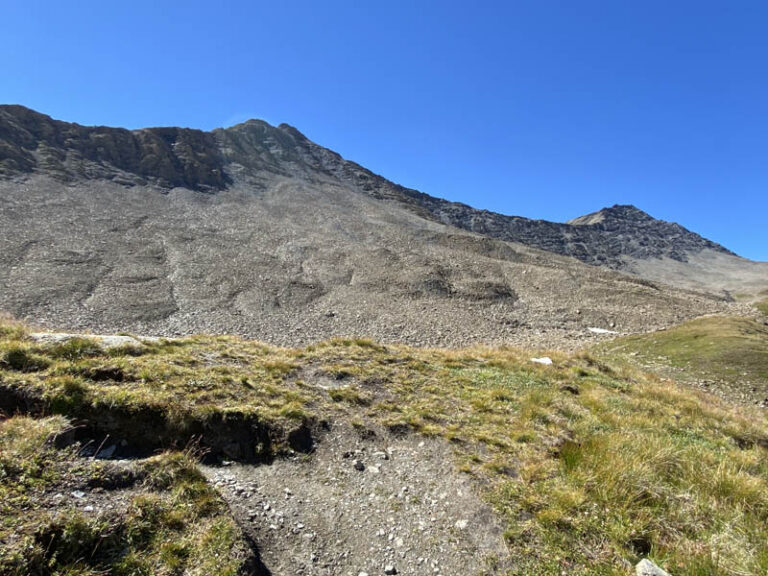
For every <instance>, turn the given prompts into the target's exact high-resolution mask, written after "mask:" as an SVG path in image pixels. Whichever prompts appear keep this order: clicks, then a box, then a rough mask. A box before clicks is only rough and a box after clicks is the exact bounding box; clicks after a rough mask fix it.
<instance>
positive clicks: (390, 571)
mask: <svg viewBox="0 0 768 576" xmlns="http://www.w3.org/2000/svg"><path fill="white" fill-rule="evenodd" d="M384 574H387V575H388V576H392V575H393V574H397V568H395V567H394V566H393V565H392V564H387V565H386V566H384Z"/></svg>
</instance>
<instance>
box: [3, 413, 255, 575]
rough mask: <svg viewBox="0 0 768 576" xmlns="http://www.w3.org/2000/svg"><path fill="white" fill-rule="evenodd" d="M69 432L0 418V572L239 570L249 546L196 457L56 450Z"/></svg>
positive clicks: (47, 422)
mask: <svg viewBox="0 0 768 576" xmlns="http://www.w3.org/2000/svg"><path fill="white" fill-rule="evenodd" d="M69 430H70V423H69V422H68V421H67V420H66V419H65V418H63V417H60V416H58V417H50V418H44V419H37V420H35V419H31V418H27V417H13V418H10V419H7V420H5V421H4V422H0V480H1V481H0V518H2V521H1V523H0V574H8V575H9V576H10V575H18V576H22V575H27V574H51V575H64V574H67V575H74V574H77V575H82V576H85V575H93V576H95V575H97V574H105V573H109V574H114V575H116V576H117V575H123V574H124V575H136V574H147V575H150V574H200V575H204V574H224V575H235V574H238V573H239V572H240V570H241V568H242V567H243V566H244V565H245V563H246V561H247V559H248V558H249V555H250V550H249V548H248V547H247V545H246V544H245V542H244V541H243V539H242V536H241V534H240V531H239V529H238V527H237V526H236V525H235V523H234V522H233V521H232V520H231V519H230V518H229V516H228V514H227V507H226V505H225V504H224V503H223V502H222V501H221V500H220V499H219V497H218V495H217V494H216V492H215V491H214V490H213V489H212V488H210V487H209V486H208V485H207V484H206V482H205V479H204V478H203V477H202V475H201V474H200V473H199V472H198V471H197V468H196V463H195V460H194V459H193V458H192V457H191V456H190V454H188V453H181V452H177V453H166V454H162V455H158V456H156V457H153V458H151V459H149V460H146V461H144V462H142V463H140V464H136V465H133V466H124V467H116V466H114V465H109V464H107V463H104V462H97V461H93V460H90V459H85V458H79V457H78V456H77V451H78V449H79V446H77V445H73V446H70V447H68V448H64V449H57V448H56V447H55V445H56V443H57V440H58V439H60V438H62V437H64V436H66V435H67V434H68V433H69ZM91 503H93V504H95V506H93V505H91ZM86 504H88V505H87V506H86Z"/></svg>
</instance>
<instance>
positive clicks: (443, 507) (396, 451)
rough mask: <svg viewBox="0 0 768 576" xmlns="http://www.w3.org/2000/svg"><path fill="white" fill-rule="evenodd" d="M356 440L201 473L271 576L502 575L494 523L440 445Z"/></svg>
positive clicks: (333, 436) (384, 438)
mask: <svg viewBox="0 0 768 576" xmlns="http://www.w3.org/2000/svg"><path fill="white" fill-rule="evenodd" d="M362 436H365V437H362ZM362 436H361V435H360V434H359V432H358V431H356V430H352V429H348V428H343V429H342V426H341V425H338V426H336V427H334V429H333V430H332V432H330V433H328V434H327V435H326V436H324V438H323V441H322V442H321V443H319V444H318V446H317V450H316V451H315V452H314V453H313V454H312V455H311V456H309V457H296V458H289V459H284V460H278V461H275V462H274V463H273V464H271V465H269V466H246V465H240V464H233V465H232V466H229V467H226V468H221V467H204V472H205V474H206V475H207V476H208V477H209V479H210V480H211V482H213V483H214V485H215V486H216V487H217V489H218V490H219V491H220V492H221V494H222V495H223V497H224V498H225V499H226V500H227V501H228V502H229V504H230V507H231V508H232V510H233V512H234V514H235V516H236V517H237V519H238V521H239V522H240V523H241V525H242V526H243V528H244V529H245V530H246V532H247V533H248V534H249V535H250V537H251V538H252V539H253V541H254V542H255V543H256V545H257V546H258V548H259V550H260V551H261V560H262V562H263V563H264V565H265V566H266V567H267V569H269V570H270V572H271V573H272V574H301V575H306V576H310V575H323V576H325V575H328V576H330V575H334V576H335V575H342V576H359V575H360V574H364V573H365V574H371V575H376V574H401V575H417V574H418V575H422V574H425V573H428V574H431V575H438V574H445V575H449V574H451V575H452V574H466V573H469V574H473V573H484V574H497V573H498V574H503V573H505V570H506V569H508V568H509V566H510V562H511V560H510V558H509V557H508V552H507V549H506V546H505V544H504V540H503V529H502V526H501V523H500V521H499V520H498V519H497V518H496V516H495V515H494V513H493V511H492V510H491V509H490V508H489V507H488V505H487V504H485V503H484V502H483V501H482V500H481V499H480V498H479V497H478V496H477V494H476V489H477V488H476V487H475V486H474V485H473V483H472V480H471V478H470V477H467V476H464V475H462V474H461V473H459V472H457V471H456V469H455V468H454V465H453V457H452V454H451V449H450V447H449V446H448V445H447V443H445V442H444V441H442V440H438V439H429V440H424V439H422V438H419V437H415V436H405V437H398V438H395V437H391V436H389V435H388V433H387V432H385V431H381V430H378V429H377V430H375V435H371V436H368V435H362ZM384 455H386V457H385V456H384ZM355 461H358V462H361V463H363V464H364V465H365V468H364V469H363V470H358V469H356V468H355V467H354V466H353V465H352V463H353V462H355ZM488 566H494V567H495V568H493V569H492V570H491V571H490V572H488V570H489V569H488Z"/></svg>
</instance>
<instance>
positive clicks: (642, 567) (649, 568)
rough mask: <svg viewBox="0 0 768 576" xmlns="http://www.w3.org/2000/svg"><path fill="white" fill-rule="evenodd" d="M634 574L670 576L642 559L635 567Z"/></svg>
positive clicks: (638, 575) (645, 559) (640, 575)
mask: <svg viewBox="0 0 768 576" xmlns="http://www.w3.org/2000/svg"><path fill="white" fill-rule="evenodd" d="M635 574H636V575H637V576H670V575H669V574H668V573H667V572H665V571H664V570H662V569H661V568H659V567H658V566H656V564H654V563H653V562H651V561H650V560H648V559H647V558H643V559H642V560H640V562H638V563H637V565H636V566H635Z"/></svg>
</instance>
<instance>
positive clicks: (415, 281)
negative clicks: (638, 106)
mask: <svg viewBox="0 0 768 576" xmlns="http://www.w3.org/2000/svg"><path fill="white" fill-rule="evenodd" d="M0 230H2V233H0V264H1V265H2V266H1V267H0V286H1V287H2V290H1V291H0V310H6V311H9V312H11V313H12V314H14V315H17V316H21V317H24V318H27V319H28V320H30V321H34V322H38V323H42V324H48V325H54V326H57V327H59V328H61V327H67V328H73V329H82V328H88V329H93V330H99V331H120V330H133V331H138V332H142V333H152V334H178V333H188V332H194V331H200V330H212V331H221V332H233V333H241V334H247V335H249V336H253V337H257V338H262V339H265V340H269V341H272V342H277V343H284V344H295V343H301V342H307V341H312V340H316V339H319V338H325V337H328V336H332V335H341V334H344V335H347V334H362V335H371V336H374V337H377V338H379V339H382V340H385V341H405V342H410V343H414V344H422V345H423V344H447V345H462V344H468V343H471V342H497V343H503V342H518V343H537V344H542V345H567V346H574V345H578V344H579V342H580V341H581V340H583V339H584V338H588V337H592V336H590V334H591V333H589V332H588V331H587V328H588V327H591V326H598V327H608V328H610V327H614V328H615V329H616V330H618V331H627V332H634V331H644V330H648V329H653V328H658V327H662V326H666V325H669V324H672V323H675V322H678V321H680V320H682V319H684V318H688V317H692V316H696V315H699V314H702V313H707V312H716V311H721V310H723V309H724V308H725V307H726V303H725V302H724V301H723V299H722V298H718V297H713V296H709V295H705V294H692V293H689V292H685V291H680V290H675V289H672V288H669V287H666V286H661V285H656V284H654V283H649V282H647V281H645V280H642V279H635V278H631V277H627V276H624V275H620V274H617V273H615V272H611V271H609V270H606V269H605V268H602V267H595V266H587V265H584V264H582V263H580V262H578V261H577V260H575V259H573V258H570V257H569V256H574V257H576V258H578V259H580V260H583V261H586V262H588V263H590V264H595V263H602V264H605V266H606V267H611V268H617V269H626V270H630V271H631V270H632V265H631V264H632V262H634V261H637V262H648V261H650V260H648V258H651V259H653V260H654V261H659V262H662V261H669V262H673V263H675V264H678V265H679V264H685V261H686V259H690V258H691V257H692V256H695V255H697V254H702V253H705V252H707V253H708V252H712V253H714V254H717V255H719V256H721V257H723V258H727V259H735V260H741V259H738V258H737V257H736V256H733V255H731V254H730V253H728V252H727V251H726V250H725V249H724V248H722V247H720V246H717V245H715V244H713V243H711V242H708V241H706V240H704V239H702V238H700V237H699V236H697V235H695V234H693V233H690V232H687V231H685V230H684V229H683V228H681V227H679V226H677V225H675V224H668V223H664V222H659V221H657V220H653V219H652V218H650V217H649V216H647V215H645V214H643V213H641V212H640V211H638V210H636V209H631V208H627V207H614V208H612V209H609V210H607V211H605V212H604V213H603V214H602V216H595V217H591V218H587V219H582V220H579V221H576V222H573V223H571V224H557V223H550V222H542V221H533V220H528V219H525V218H517V217H509V216H503V215H499V214H493V213H489V212H483V211H478V210H474V209H472V208H470V207H468V206H464V205H461V204H454V203H449V202H446V201H443V200H439V199H437V198H433V197H430V196H428V195H426V194H422V193H420V192H417V191H414V190H409V189H406V188H403V187H400V186H397V185H395V184H393V183H391V182H389V181H387V180H385V179H384V178H382V177H380V176H377V175H375V174H373V173H371V172H370V171H368V170H366V169H364V168H362V167H360V166H359V165H357V164H354V163H353V162H349V161H346V160H344V159H343V158H341V157H340V156H339V155H338V154H336V153H334V152H332V151H330V150H327V149H325V148H322V147H321V146H318V145H316V144H314V143H313V142H311V141H309V140H308V139H307V138H305V137H304V136H303V135H302V134H301V133H300V132H298V131H297V130H296V129H294V128H292V127H290V126H287V125H280V126H278V127H273V126H270V125H269V124H267V123H265V122H261V121H249V122H246V123H244V124H240V125H237V126H234V127H232V128H228V129H220V130H215V131H213V132H210V133H205V132H201V131H197V130H188V129H180V128H151V129H143V130H135V131H128V130H122V129H113V128H104V127H82V126H78V125H76V124H68V123H64V122H59V121H56V120H52V119H51V118H49V117H47V116H44V115H41V114H38V113H36V112H33V111H31V110H28V109H26V108H23V107H19V106H5V107H0ZM539 249H544V250H547V252H544V251H541V250H539ZM659 257H661V259H659ZM730 261H731V260H729V262H730ZM647 276H648V277H652V276H653V275H652V274H650V273H649V274H647ZM762 278H763V276H762V268H759V269H758V272H757V280H756V284H757V285H760V283H761V282H762ZM766 285H768V281H766ZM690 286H693V287H696V286H698V285H697V284H696V283H695V282H692V283H691V284H690Z"/></svg>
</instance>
